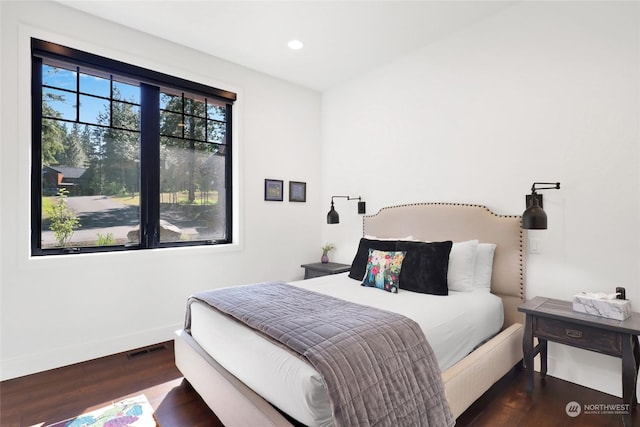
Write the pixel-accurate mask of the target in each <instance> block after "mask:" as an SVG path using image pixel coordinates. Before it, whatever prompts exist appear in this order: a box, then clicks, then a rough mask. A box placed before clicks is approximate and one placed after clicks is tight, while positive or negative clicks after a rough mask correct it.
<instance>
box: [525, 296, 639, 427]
mask: <svg viewBox="0 0 640 427" xmlns="http://www.w3.org/2000/svg"><path fill="white" fill-rule="evenodd" d="M518 311H520V312H523V313H525V314H526V319H525V327H524V336H523V338H522V351H523V353H524V364H525V368H526V375H527V386H526V388H527V392H529V393H531V392H532V391H533V358H534V357H535V356H536V354H540V375H541V376H542V378H544V377H545V375H546V374H547V341H553V342H558V343H561V344H566V345H570V346H573V347H578V348H582V349H585V350H591V351H596V352H598V353H602V354H607V355H609V356H614V357H619V358H621V359H622V402H623V404H628V405H629V406H628V411H626V412H627V413H626V414H624V415H623V422H624V425H625V426H631V412H632V411H634V410H635V409H636V405H637V403H638V401H637V397H636V381H637V378H638V365H639V364H640V348H639V347H638V335H639V334H640V313H632V315H631V317H629V318H627V319H626V320H623V321H620V320H613V319H606V318H604V317H599V316H594V315H590V314H584V313H579V312H576V311H573V304H572V303H571V302H569V301H560V300H554V299H551V298H541V297H536V298H533V299H531V300H529V301H527V302H526V303H524V304H522V305H521V306H520V307H518ZM534 337H537V338H538V345H537V346H535V347H534V345H533V338H534Z"/></svg>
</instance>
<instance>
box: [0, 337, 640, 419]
mask: <svg viewBox="0 0 640 427" xmlns="http://www.w3.org/2000/svg"><path fill="white" fill-rule="evenodd" d="M536 375H537V374H536ZM141 393H144V394H145V395H146V397H147V399H148V400H149V402H150V403H151V406H153V408H154V410H155V417H156V419H157V421H158V423H159V425H160V426H161V427H221V426H222V423H221V422H220V421H219V420H218V419H217V418H216V416H215V415H214V414H213V413H212V412H211V410H210V409H209V408H208V407H207V406H206V404H205V403H204V402H203V401H202V399H200V397H199V396H198V394H197V393H196V392H195V391H194V390H193V389H192V388H191V386H190V385H189V384H188V383H187V382H186V381H184V380H183V379H182V377H181V375H180V372H179V371H178V370H177V369H176V367H175V364H174V358H173V343H172V342H167V343H163V344H161V345H159V346H152V347H147V348H144V349H139V350H137V351H132V352H127V353H120V354H116V355H113V356H109V357H105V358H101V359H97V360H93V361H89V362H84V363H80V364H77V365H72V366H67V367H64V368H59V369H54V370H51V371H47V372H43V373H38V374H34V375H29V376H25V377H22V378H16V379H13V380H8V381H4V382H2V383H0V425H1V426H2V427H31V426H38V427H39V426H46V425H47V424H50V423H54V422H57V421H60V420H64V419H67V418H70V417H73V416H75V415H79V414H81V413H84V412H87V411H90V410H93V409H97V408H99V407H101V406H104V405H107V404H110V403H112V402H115V401H118V400H121V399H124V398H126V397H130V396H135V395H137V394H141ZM571 401H576V402H578V403H580V404H581V405H584V404H596V405H599V404H607V403H620V402H621V399H619V398H616V397H614V396H610V395H607V394H604V393H600V392H597V391H594V390H591V389H587V388H584V387H581V386H578V385H575V384H572V383H569V382H566V381H562V380H558V379H555V378H551V377H549V378H547V379H546V381H545V384H544V385H542V384H541V380H540V378H539V377H538V376H536V385H535V390H534V393H533V394H532V395H530V396H529V395H527V394H526V393H525V392H524V375H523V372H522V371H521V370H514V371H513V372H511V373H510V374H508V375H507V376H506V377H505V378H503V379H502V380H501V381H500V382H499V383H498V384H496V386H494V387H493V388H492V389H491V390H490V391H488V392H487V393H486V394H485V395H484V396H483V397H482V398H480V399H479V400H478V401H477V402H476V403H475V404H474V405H472V406H471V407H470V408H469V409H468V410H467V411H466V412H465V413H464V414H463V415H461V416H460V417H459V418H458V420H457V423H456V426H458V427H465V426H470V427H480V426H491V427H500V426H505V427H512V426H536V427H545V426H588V427H596V426H621V425H622V417H621V416H619V415H604V414H585V413H582V414H580V415H579V416H577V417H575V418H571V417H569V416H568V415H567V414H566V411H565V407H566V405H567V403H568V402H571ZM633 421H634V426H635V425H637V426H640V416H638V411H636V412H635V413H634V417H633ZM247 427H253V426H247Z"/></svg>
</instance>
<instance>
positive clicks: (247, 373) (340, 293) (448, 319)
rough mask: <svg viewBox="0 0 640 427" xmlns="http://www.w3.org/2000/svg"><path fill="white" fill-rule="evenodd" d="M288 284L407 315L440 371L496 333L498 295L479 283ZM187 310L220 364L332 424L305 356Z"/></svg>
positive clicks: (327, 279) (299, 413) (296, 412)
mask: <svg viewBox="0 0 640 427" xmlns="http://www.w3.org/2000/svg"><path fill="white" fill-rule="evenodd" d="M290 284H292V285H294V286H300V287H303V288H306V289H310V290H313V291H316V292H321V293H325V294H328V295H333V296H335V297H338V298H342V299H345V300H348V301H352V302H355V303H358V304H366V305H370V306H373V307H377V308H381V309H385V310H388V311H392V312H396V313H399V314H403V315H405V316H407V317H410V318H412V319H413V320H415V321H416V322H417V323H418V324H419V325H420V327H421V328H422V330H423V331H424V333H425V336H426V337H427V340H428V341H429V343H430V344H431V347H432V348H433V350H434V352H435V354H436V358H437V359H438V364H439V366H440V370H441V371H444V370H445V369H447V368H448V367H450V366H451V365H453V364H454V363H456V362H457V361H459V360H460V359H462V358H463V357H465V356H466V355H467V354H469V353H470V352H471V351H472V350H473V349H474V348H475V347H476V346H477V345H478V344H480V343H482V342H483V341H485V340H486V339H488V338H490V337H491V336H493V335H494V334H496V333H497V332H498V331H499V330H500V328H501V327H502V323H503V307H502V300H501V299H500V298H499V297H497V296H495V295H493V294H491V293H489V292H487V291H486V290H482V289H477V290H475V291H473V292H453V291H450V292H449V295H448V296H434V295H427V294H417V293H414V292H409V291H402V290H401V291H400V292H399V293H397V294H391V293H389V292H385V291H383V290H380V289H376V288H367V287H363V286H360V282H359V281H357V280H353V279H351V278H349V277H348V275H347V273H343V274H337V275H331V276H323V277H318V278H314V279H309V280H301V281H297V282H291V283H290ZM191 316H192V321H191V335H192V336H193V338H194V339H195V340H196V341H197V342H198V343H199V344H200V346H201V347H202V348H203V349H204V350H205V351H207V353H209V354H210V355H211V356H212V357H213V358H214V359H216V360H217V361H218V363H220V364H221V365H222V366H223V367H224V368H225V369H227V370H228V371H229V372H231V373H232V374H234V375H235V376H236V377H237V378H238V379H240V380H241V381H242V382H244V383H245V384H246V385H247V386H249V387H250V388H252V389H253V390H254V391H256V392H257V393H258V394H260V395H262V396H263V397H264V398H265V399H266V400H268V401H269V402H271V403H272V404H273V405H274V406H276V407H278V408H279V409H280V410H282V411H283V412H285V413H287V414H289V415H290V416H292V417H293V418H295V419H296V420H297V421H299V422H301V423H303V424H305V425H308V426H329V425H332V417H331V408H330V405H329V398H328V395H327V392H326V389H325V387H324V381H323V380H322V377H321V376H320V374H319V373H318V372H317V371H316V370H315V369H313V367H311V365H309V364H308V363H307V362H306V361H304V360H303V359H301V358H299V357H297V356H295V355H293V354H292V353H290V352H289V351H288V350H285V349H284V348H282V347H280V346H278V345H274V344H273V342H271V341H269V340H267V339H265V338H263V337H262V336H261V335H259V334H257V333H255V332H254V331H253V330H251V329H249V328H246V327H244V326H243V325H241V324H239V323H238V322H236V321H234V320H232V319H230V318H228V317H227V316H225V315H221V314H219V313H218V312H217V311H215V310H211V309H210V308H208V307H207V306H205V305H203V304H200V303H194V304H193V306H192V309H191Z"/></svg>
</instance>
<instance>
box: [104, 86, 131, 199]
mask: <svg viewBox="0 0 640 427" xmlns="http://www.w3.org/2000/svg"><path fill="white" fill-rule="evenodd" d="M113 97H114V98H115V99H118V98H120V94H119V93H118V91H117V89H115V88H114V95H113ZM97 121H98V123H99V124H102V125H104V126H109V125H111V126H112V127H104V128H101V127H96V128H95V131H94V138H95V143H94V155H95V160H97V161H98V163H99V164H96V165H95V166H96V172H98V173H99V175H98V176H97V178H98V179H99V180H100V181H101V182H102V183H103V184H102V185H101V187H102V190H105V191H106V192H107V193H113V192H115V191H117V192H119V191H126V192H130V193H134V192H136V191H138V190H139V188H138V185H139V184H138V183H139V170H138V165H139V159H140V134H139V132H137V130H138V129H139V123H140V113H139V111H138V109H137V107H135V106H133V105H131V104H129V103H123V102H112V103H111V109H110V111H102V112H100V113H98V118H97ZM126 129H130V130H126Z"/></svg>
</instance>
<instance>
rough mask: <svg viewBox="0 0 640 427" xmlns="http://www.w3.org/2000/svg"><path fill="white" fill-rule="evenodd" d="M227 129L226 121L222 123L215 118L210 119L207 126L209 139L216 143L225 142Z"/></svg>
mask: <svg viewBox="0 0 640 427" xmlns="http://www.w3.org/2000/svg"><path fill="white" fill-rule="evenodd" d="M226 131H227V124H226V123H220V122H216V121H213V120H209V124H208V126H207V141H209V142H215V143H216V144H225V143H226Z"/></svg>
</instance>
